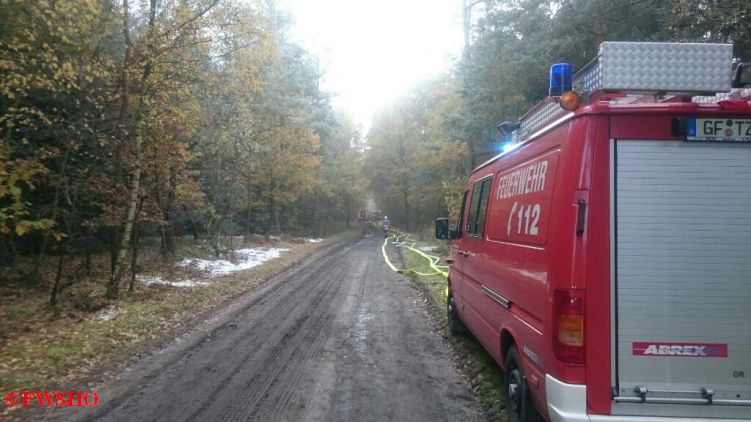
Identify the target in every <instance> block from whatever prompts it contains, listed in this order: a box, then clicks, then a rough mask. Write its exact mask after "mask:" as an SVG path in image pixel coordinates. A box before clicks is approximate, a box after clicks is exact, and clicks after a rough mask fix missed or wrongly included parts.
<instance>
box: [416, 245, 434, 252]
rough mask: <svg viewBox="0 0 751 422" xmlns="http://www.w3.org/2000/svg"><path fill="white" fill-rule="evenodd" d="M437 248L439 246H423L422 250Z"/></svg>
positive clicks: (428, 250) (427, 250)
mask: <svg viewBox="0 0 751 422" xmlns="http://www.w3.org/2000/svg"><path fill="white" fill-rule="evenodd" d="M436 249H438V246H423V247H422V248H420V250H421V251H423V252H430V251H434V250H436Z"/></svg>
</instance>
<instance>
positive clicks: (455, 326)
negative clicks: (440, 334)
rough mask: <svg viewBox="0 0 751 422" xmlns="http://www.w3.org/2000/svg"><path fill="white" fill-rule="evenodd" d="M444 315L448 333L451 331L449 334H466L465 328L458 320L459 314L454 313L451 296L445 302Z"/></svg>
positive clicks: (454, 307) (454, 305) (454, 308)
mask: <svg viewBox="0 0 751 422" xmlns="http://www.w3.org/2000/svg"><path fill="white" fill-rule="evenodd" d="M446 315H447V316H448V322H449V331H451V334H453V335H459V334H465V333H466V332H467V327H466V326H465V325H464V323H463V322H462V320H460V319H459V314H457V313H456V304H455V303H454V298H453V297H451V296H449V298H448V300H447V301H446Z"/></svg>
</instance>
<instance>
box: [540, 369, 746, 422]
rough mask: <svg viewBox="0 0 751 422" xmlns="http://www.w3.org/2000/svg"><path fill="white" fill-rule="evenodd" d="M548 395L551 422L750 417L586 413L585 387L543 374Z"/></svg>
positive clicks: (656, 421) (732, 421)
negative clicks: (670, 416) (671, 416)
mask: <svg viewBox="0 0 751 422" xmlns="http://www.w3.org/2000/svg"><path fill="white" fill-rule="evenodd" d="M545 389H546V393H547V397H548V415H549V416H550V421H551V422H678V421H686V422H719V421H721V422H744V421H745V422H748V421H751V419H706V418H692V419H686V418H683V417H676V418H664V417H654V416H617V415H588V414H587V387H586V386H585V385H581V384H567V383H565V382H562V381H558V380H557V379H555V378H553V377H551V376H550V375H545Z"/></svg>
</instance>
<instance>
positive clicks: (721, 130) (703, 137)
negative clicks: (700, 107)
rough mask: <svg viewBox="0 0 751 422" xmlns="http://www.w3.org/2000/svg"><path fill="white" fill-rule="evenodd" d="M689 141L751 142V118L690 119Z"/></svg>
mask: <svg viewBox="0 0 751 422" xmlns="http://www.w3.org/2000/svg"><path fill="white" fill-rule="evenodd" d="M687 129H688V130H687V134H686V135H687V136H686V139H688V140H689V141H720V142H751V119H728V118H719V117H718V118H713V119H698V118H691V119H688V128H687Z"/></svg>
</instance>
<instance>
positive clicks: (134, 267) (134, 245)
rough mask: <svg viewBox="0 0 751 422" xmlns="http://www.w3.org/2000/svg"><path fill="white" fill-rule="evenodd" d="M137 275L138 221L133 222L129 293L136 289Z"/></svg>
mask: <svg viewBox="0 0 751 422" xmlns="http://www.w3.org/2000/svg"><path fill="white" fill-rule="evenodd" d="M142 203H143V201H142ZM136 275H138V223H137V222H136V223H135V224H133V241H132V242H131V252H130V283H129V284H128V293H133V292H134V291H136Z"/></svg>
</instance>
